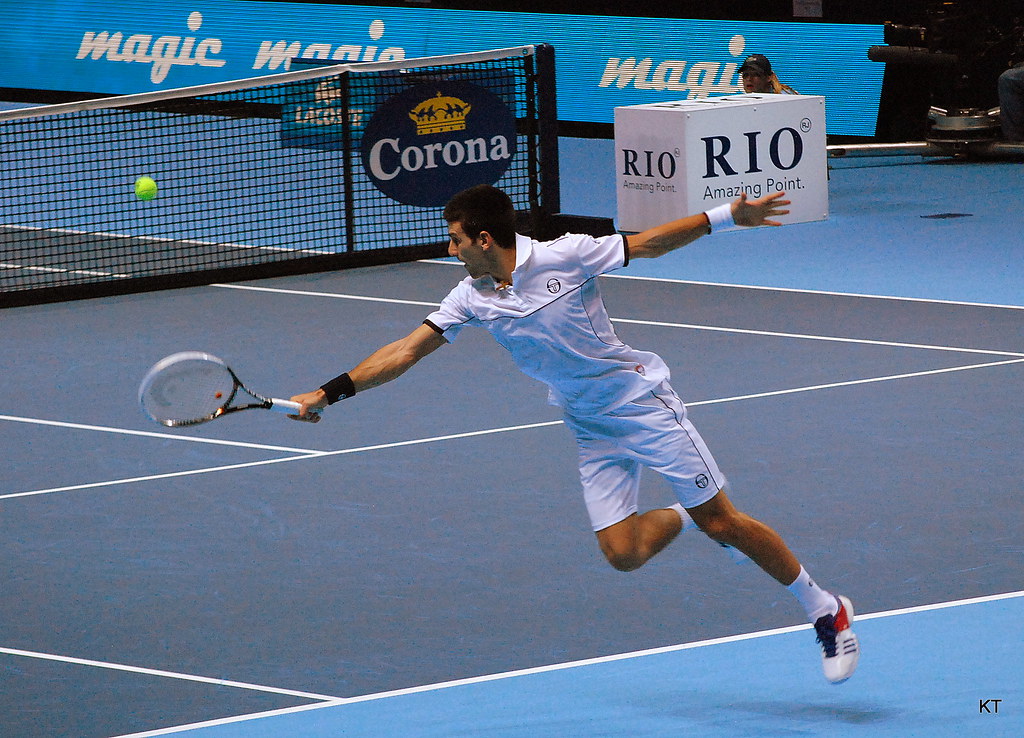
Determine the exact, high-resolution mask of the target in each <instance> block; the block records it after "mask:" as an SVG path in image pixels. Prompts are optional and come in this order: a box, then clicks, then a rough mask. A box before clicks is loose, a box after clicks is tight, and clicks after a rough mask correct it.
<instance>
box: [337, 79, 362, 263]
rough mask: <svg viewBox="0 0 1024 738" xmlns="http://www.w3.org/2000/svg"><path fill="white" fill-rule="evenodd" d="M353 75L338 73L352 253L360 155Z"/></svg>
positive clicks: (347, 228)
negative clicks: (354, 124) (356, 140)
mask: <svg viewBox="0 0 1024 738" xmlns="http://www.w3.org/2000/svg"><path fill="white" fill-rule="evenodd" d="M350 79H351V77H350V75H349V73H348V72H347V71H345V72H342V73H341V74H339V75H338V81H339V84H340V85H341V115H342V120H343V121H345V125H344V126H342V134H341V135H342V150H343V151H344V153H343V155H342V157H341V162H342V166H341V169H342V179H343V181H344V185H345V195H344V201H345V206H344V211H345V215H344V218H345V250H346V251H348V252H349V253H352V252H353V251H355V250H356V222H355V221H356V203H355V188H354V187H353V182H354V181H355V177H354V176H353V174H352V166H353V164H352V159H353V157H354V156H358V152H353V150H352V126H351V121H352V90H351V87H350V85H349V81H350Z"/></svg>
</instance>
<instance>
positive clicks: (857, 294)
mask: <svg viewBox="0 0 1024 738" xmlns="http://www.w3.org/2000/svg"><path fill="white" fill-rule="evenodd" d="M417 262H418V263H420V264H444V265H447V266H462V264H461V263H460V262H458V261H449V260H446V259H417ZM601 276H602V277H608V278H609V279H633V280H636V281H638V282H667V283H669V284H692V285H696V286H698V287H734V288H736V289H741V290H761V291H762V292H788V293H793V294H798V295H825V296H827V297H863V298H865V299H868V300H893V301H896V302H923V303H927V304H932V305H958V306H962V307H982V308H999V309H1002V310H1024V305H1001V304H999V303H989V302H965V301H963V300H940V299H938V298H934V297H900V296H899V295H871V294H866V293H860V292H833V291H830V290H811V289H800V288H796V287H769V286H767V285H756V284H731V283H729V282H702V281H699V280H694V279H673V278H671V277H641V276H639V275H636V274H615V273H612V274H602V275H601Z"/></svg>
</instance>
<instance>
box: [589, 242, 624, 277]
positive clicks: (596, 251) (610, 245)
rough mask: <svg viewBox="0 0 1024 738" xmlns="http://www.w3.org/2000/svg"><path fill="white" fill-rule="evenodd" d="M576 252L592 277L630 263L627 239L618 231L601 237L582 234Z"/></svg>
mask: <svg viewBox="0 0 1024 738" xmlns="http://www.w3.org/2000/svg"><path fill="white" fill-rule="evenodd" d="M576 254H577V257H578V258H579V260H580V262H581V263H582V264H583V269H584V271H585V272H586V273H587V275H588V276H591V277H596V276H597V275H599V274H605V273H607V272H611V271H614V270H616V269H621V268H622V267H624V266H626V265H627V264H628V263H629V251H628V250H627V249H626V239H625V238H624V237H623V236H622V235H621V234H618V233H616V234H614V235H611V236H601V237H600V238H595V237H593V236H580V237H579V241H578V242H577V244H576Z"/></svg>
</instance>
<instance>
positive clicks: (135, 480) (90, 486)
mask: <svg viewBox="0 0 1024 738" xmlns="http://www.w3.org/2000/svg"><path fill="white" fill-rule="evenodd" d="M561 422H562V421H561V420H551V421H547V422H544V423H530V424H528V425H512V426H508V427H505V428H489V429H486V430H478V431H467V432H465V433H452V434H449V435H445V436H433V437H431V438H416V439H412V440H409V441H395V442H392V443H381V444H376V445H373V446H357V447H355V448H343V449H338V450H335V451H314V452H312V453H308V454H302V455H300V456H285V457H282V458H277V459H263V460H261V461H246V462H240V463H238V464H227V465H224V466H211V467H207V468H204V469H188V470H185V471H176V472H166V473H164V474H151V475H149V476H143V477H130V478H128V479H112V480H108V481H104V482H88V483H86V484H74V485H70V486H67V487H53V488H51V489H37V490H31V491H28V492H11V493H9V494H4V495H0V500H9V499H13V498H15V497H34V496H36V495H48V494H53V493H55V492H73V491H75V490H80V489H96V488H97V487H113V486H117V485H122V484H134V483H138V482H150V481H154V480H157V479H171V478H174V477H187V476H191V475H194V474H211V473H213V472H220V471H232V470H235V469H247V468H250V467H255V466H269V465H271V464H284V463H287V462H289V461H305V460H307V459H316V458H321V457H324V456H343V455H345V454H357V453H362V452H364V451H379V450H381V449H388V448H400V447H402V446H416V445H419V444H423V443H435V442H438V441H451V440H455V439H459V438H470V437H472V436H486V435H491V434H494V433H508V432H511V431H518V430H526V429H529V428H542V427H545V426H551V425H560V424H561ZM131 432H132V433H134V432H135V431H131Z"/></svg>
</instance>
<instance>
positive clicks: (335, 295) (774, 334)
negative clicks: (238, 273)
mask: <svg viewBox="0 0 1024 738" xmlns="http://www.w3.org/2000/svg"><path fill="white" fill-rule="evenodd" d="M210 286H211V287H224V288H226V289H234V290H250V291H253V292H272V293H276V294H282V295H297V296H303V297H329V298H332V299H335V300H359V301H363V302H384V303H391V304H394V305H415V306H418V307H428V308H436V307H438V305H439V303H436V302H424V301H421V300H397V299H393V298H387V297H367V296H366V295H349V294H345V293H340V292H313V291H309V290H295V289H282V288H276V287H252V286H249V285H238V284H214V285H210ZM611 321H612V322H613V323H628V324H632V325H647V326H653V327H657V328H685V329H689V330H695V331H712V332H717V333H736V334H741V335H749V336H769V337H771V338H798V339H802V340H808V341H829V342H833V343H853V344H861V345H865V346H890V347H893V348H909V349H927V350H930V351H949V352H955V353H967V354H986V355H989V356H1024V353H1020V352H1014V351H996V350H992V349H976V348H964V347H961V346H939V345H934V344H928V343H903V342H900V341H878V340H873V339H868V338H843V337H841V336H818V335H813V334H807V333H784V332H781V331H763V330H753V329H749V328H727V327H724V326H713V325H698V324H695V323H673V322H667V321H659V320H636V319H633V318H612V319H611Z"/></svg>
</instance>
